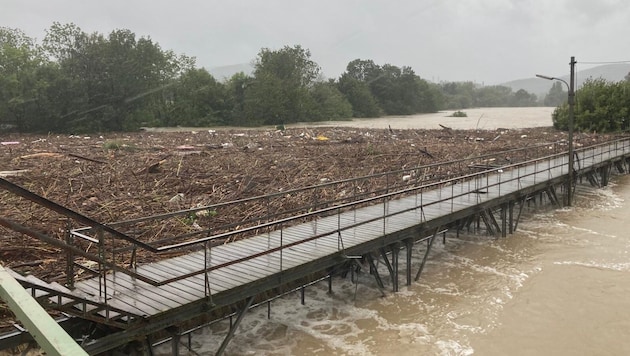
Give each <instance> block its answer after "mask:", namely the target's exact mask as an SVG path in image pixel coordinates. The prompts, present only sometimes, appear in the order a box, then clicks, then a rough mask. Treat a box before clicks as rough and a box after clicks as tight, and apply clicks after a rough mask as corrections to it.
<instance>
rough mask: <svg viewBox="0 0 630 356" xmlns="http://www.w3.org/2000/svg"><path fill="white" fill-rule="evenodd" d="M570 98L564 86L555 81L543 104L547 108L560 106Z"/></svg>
mask: <svg viewBox="0 0 630 356" xmlns="http://www.w3.org/2000/svg"><path fill="white" fill-rule="evenodd" d="M567 98H568V95H567V92H566V91H564V84H563V83H562V82H559V81H554V82H553V86H552V87H551V89H549V93H547V95H545V99H544V100H543V104H544V105H545V106H559V105H561V104H562V103H564V102H566V101H567Z"/></svg>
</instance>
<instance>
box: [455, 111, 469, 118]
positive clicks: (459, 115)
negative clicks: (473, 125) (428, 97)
mask: <svg viewBox="0 0 630 356" xmlns="http://www.w3.org/2000/svg"><path fill="white" fill-rule="evenodd" d="M451 116H452V117H468V114H466V112H464V111H460V110H457V111H455V112H453V114H451Z"/></svg>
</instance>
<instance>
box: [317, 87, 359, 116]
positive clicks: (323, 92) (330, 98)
mask: <svg viewBox="0 0 630 356" xmlns="http://www.w3.org/2000/svg"><path fill="white" fill-rule="evenodd" d="M311 95H312V97H313V100H314V101H315V104H316V106H315V110H314V112H313V116H312V119H313V120H316V121H320V120H335V119H347V118H350V117H352V105H351V104H350V102H349V101H348V100H347V99H346V97H345V96H344V95H343V94H342V93H341V92H340V91H339V89H337V84H336V83H335V82H334V81H329V82H317V83H315V85H313V88H312V89H311Z"/></svg>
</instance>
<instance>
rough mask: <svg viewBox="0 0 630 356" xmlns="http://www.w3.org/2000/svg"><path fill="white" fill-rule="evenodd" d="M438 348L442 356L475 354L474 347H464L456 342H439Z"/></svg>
mask: <svg viewBox="0 0 630 356" xmlns="http://www.w3.org/2000/svg"><path fill="white" fill-rule="evenodd" d="M435 344H436V346H437V347H438V349H439V353H440V355H442V356H469V355H472V354H474V353H475V350H473V348H472V347H470V346H468V345H462V344H460V343H459V342H458V341H456V340H452V339H450V340H438V341H437V342H436V343H435Z"/></svg>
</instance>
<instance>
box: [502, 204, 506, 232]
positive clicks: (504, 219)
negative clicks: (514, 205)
mask: <svg viewBox="0 0 630 356" xmlns="http://www.w3.org/2000/svg"><path fill="white" fill-rule="evenodd" d="M506 236H507V203H505V204H502V205H501V237H506Z"/></svg>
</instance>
